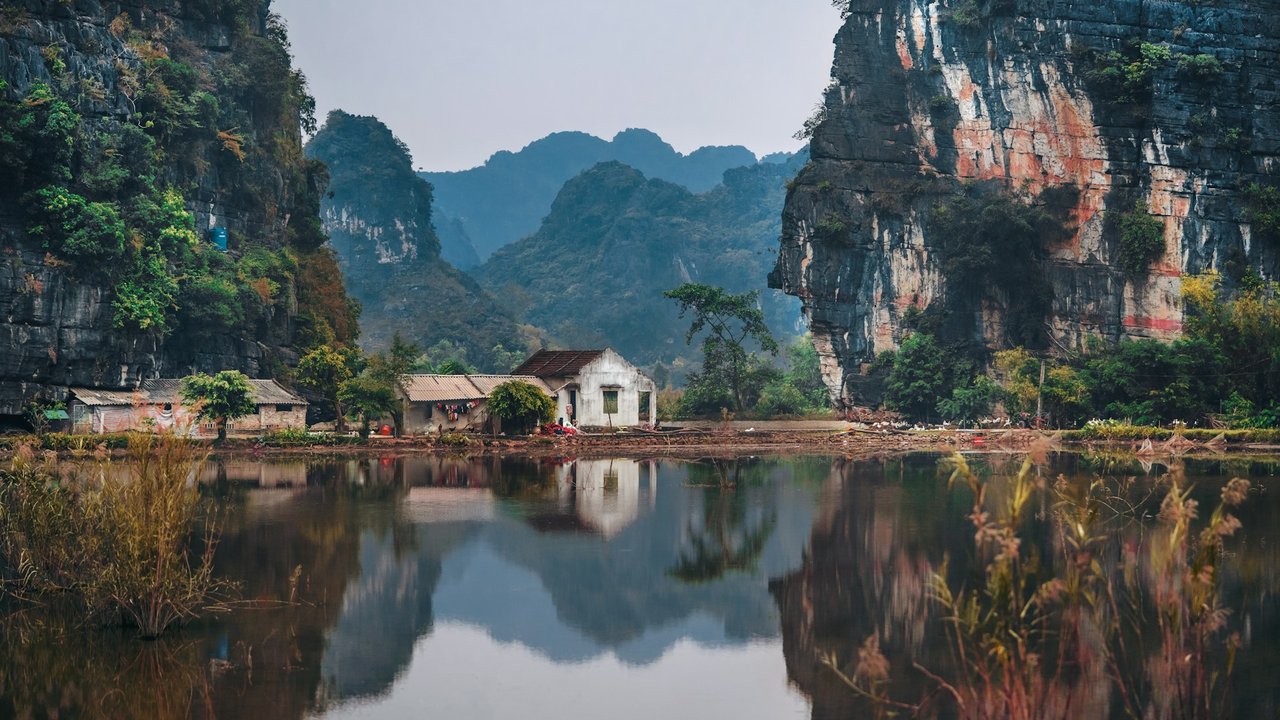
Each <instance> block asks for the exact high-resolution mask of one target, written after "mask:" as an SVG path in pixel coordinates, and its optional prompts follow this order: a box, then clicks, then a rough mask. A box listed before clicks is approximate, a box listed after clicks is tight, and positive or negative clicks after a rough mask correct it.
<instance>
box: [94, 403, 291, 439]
mask: <svg viewBox="0 0 1280 720" xmlns="http://www.w3.org/2000/svg"><path fill="white" fill-rule="evenodd" d="M290 407H291V409H290V410H288V411H282V410H277V409H276V406H275V405H259V406H258V412H257V413H256V414H254V415H249V416H246V417H242V418H239V419H237V420H233V421H231V422H230V423H228V424H227V434H228V435H241V436H251V435H256V434H258V433H260V432H262V431H263V430H282V429H286V428H301V429H306V427H307V406H306V405H293V406H290ZM71 419H72V432H75V433H80V434H98V433H117V432H128V431H130V430H137V431H148V430H155V429H159V430H166V431H167V430H172V429H174V428H178V429H180V430H182V429H187V428H193V429H194V432H193V433H192V434H193V435H194V436H195V437H215V436H217V434H218V429H217V426H216V425H215V424H214V422H213V421H205V420H201V421H197V420H196V417H195V414H194V413H192V412H191V410H190V408H187V407H185V406H183V405H171V406H170V409H169V410H165V409H164V406H163V405H151V404H147V405H139V406H136V407H135V406H132V405H99V406H94V407H89V406H86V405H85V404H83V403H81V402H78V401H75V402H72V404H71Z"/></svg>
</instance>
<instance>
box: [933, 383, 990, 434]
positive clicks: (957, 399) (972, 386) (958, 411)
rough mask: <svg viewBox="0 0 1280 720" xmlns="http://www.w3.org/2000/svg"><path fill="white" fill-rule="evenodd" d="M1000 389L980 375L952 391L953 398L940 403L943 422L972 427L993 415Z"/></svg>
mask: <svg viewBox="0 0 1280 720" xmlns="http://www.w3.org/2000/svg"><path fill="white" fill-rule="evenodd" d="M998 390H999V387H998V386H997V385H996V384H995V381H993V380H992V379H991V378H989V377H987V376H986V375H978V376H975V377H974V378H973V380H972V381H970V382H969V383H968V384H966V385H962V386H959V387H956V388H954V389H952V391H951V397H948V398H943V399H942V400H939V401H938V408H937V409H938V414H939V415H941V416H942V419H943V420H948V421H951V422H956V423H959V424H961V425H972V424H974V423H976V422H977V421H978V420H980V419H982V418H984V417H987V416H988V415H990V414H991V408H992V406H993V405H994V404H995V398H996V394H997V392H998Z"/></svg>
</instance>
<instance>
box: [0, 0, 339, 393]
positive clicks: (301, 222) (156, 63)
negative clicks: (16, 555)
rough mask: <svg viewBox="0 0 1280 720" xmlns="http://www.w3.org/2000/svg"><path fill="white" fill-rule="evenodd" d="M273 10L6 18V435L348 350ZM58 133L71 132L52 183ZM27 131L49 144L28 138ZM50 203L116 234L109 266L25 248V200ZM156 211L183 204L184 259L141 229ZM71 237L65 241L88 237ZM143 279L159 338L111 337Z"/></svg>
mask: <svg viewBox="0 0 1280 720" xmlns="http://www.w3.org/2000/svg"><path fill="white" fill-rule="evenodd" d="M268 4H269V2H268V0H198V1H195V2H174V1H172V0H131V1H126V2H99V1H98V0H75V1H74V2H67V1H65V0H25V1H22V2H11V3H5V4H4V6H3V7H0V102H3V103H4V107H3V112H0V116H2V119H3V121H4V122H5V123H6V125H5V127H4V128H3V132H0V145H2V146H3V148H0V150H2V152H0V173H3V176H4V183H2V184H3V185H4V187H2V188H0V415H5V414H14V413H17V412H18V411H19V409H20V407H21V405H22V403H23V402H24V401H25V400H27V399H30V398H32V397H34V396H37V395H42V396H46V397H60V396H61V395H62V394H63V393H65V389H66V388H67V387H69V386H76V385H86V386H101V387H131V386H136V384H137V383H138V382H140V381H141V380H143V379H146V378H151V377H158V376H178V375H183V374H187V373H189V372H192V371H194V370H207V371H213V370H222V369H239V370H241V371H244V372H246V373H248V374H250V375H252V376H259V377H260V376H265V375H269V374H271V373H272V371H273V370H274V369H276V368H278V367H279V366H280V365H281V364H282V363H287V362H289V361H290V360H291V359H292V358H294V357H296V355H295V353H294V351H293V347H294V345H295V344H297V343H298V342H299V337H298V336H299V332H301V331H316V332H317V333H321V334H325V335H328V336H333V335H334V334H335V333H336V335H338V336H339V339H350V338H352V337H354V333H355V326H354V316H353V315H352V314H351V311H350V307H349V306H348V305H347V303H346V300H345V296H343V294H342V291H341V286H340V284H339V285H338V287H337V288H336V292H330V291H329V290H334V288H329V289H326V288H325V283H326V281H332V279H333V278H335V277H336V273H337V270H336V265H335V263H334V261H333V259H332V256H331V255H330V254H329V253H328V252H327V251H326V250H323V249H320V248H319V241H322V238H319V241H318V240H317V238H318V237H319V236H318V226H319V221H318V199H319V193H320V190H321V188H322V185H323V167H322V166H318V165H313V164H309V163H307V162H306V161H305V159H304V158H303V157H302V154H301V142H300V136H301V135H300V122H305V121H306V120H305V118H306V117H307V111H306V107H307V103H308V99H307V98H306V96H305V91H304V87H305V86H304V84H303V83H304V81H303V80H302V78H301V75H300V74H298V73H297V72H296V71H295V70H293V69H292V68H291V67H290V62H289V55H288V45H287V40H286V39H285V36H284V30H283V27H282V26H281V25H280V24H279V22H278V20H276V19H274V18H273V17H272V16H271V15H270V14H269V10H268ZM55 107H56V108H58V109H57V110H49V108H55ZM41 113H44V115H42V114H41ZM50 113H55V114H58V117H59V118H60V122H63V123H64V126H63V127H61V129H59V130H58V132H59V133H61V134H60V135H59V137H60V138H61V139H60V140H59V142H62V141H65V145H66V147H65V148H63V149H59V150H57V151H56V152H57V154H58V163H57V165H58V166H59V169H58V171H57V172H54V169H53V167H52V166H53V165H54V163H51V162H49V161H48V157H47V156H51V155H52V154H53V153H54V151H53V150H51V149H50V147H49V144H50V143H49V141H48V137H50V136H51V134H52V133H54V130H55V129H56V128H55V127H54V123H53V121H52V120H48V122H46V120H47V119H48V118H46V115H48V116H49V117H52V115H50ZM31 117H35V118H36V119H37V120H39V121H40V123H41V124H40V127H38V128H36V130H34V131H31V132H28V131H29V130H31V128H30V127H27V126H25V125H24V124H23V123H28V125H29V124H30V123H29V120H30V118H31ZM19 131H21V132H19ZM23 133H26V134H23ZM42 133H44V134H42ZM48 188H58V192H62V193H71V194H73V195H74V197H78V198H80V199H81V200H87V201H89V202H90V205H89V207H90V208H91V209H95V208H96V211H97V212H98V213H99V217H107V218H109V219H112V220H116V219H118V220H119V226H120V229H121V230H122V232H121V233H120V234H119V235H116V237H123V239H124V240H125V242H123V243H118V246H117V247H116V248H115V249H114V250H113V254H112V255H111V257H112V260H111V261H106V262H98V263H93V262H87V261H84V259H83V258H81V259H80V260H76V259H74V258H73V257H72V256H71V255H70V254H68V253H63V252H62V250H63V249H66V248H70V247H72V246H71V245H70V241H69V240H66V239H63V240H62V242H61V246H60V247H61V249H60V248H59V247H54V246H52V245H51V244H50V240H49V237H47V236H46V237H45V239H44V240H43V241H41V240H40V239H38V238H36V237H35V236H33V234H32V228H33V227H35V226H36V225H38V221H37V219H36V216H35V215H33V208H35V207H37V205H38V203H34V202H33V200H32V197H33V193H35V192H38V191H41V190H45V189H48ZM166 193H170V194H169V195H166ZM164 197H172V198H177V200H176V202H177V203H178V207H177V210H176V211H175V212H176V215H175V217H180V218H183V219H181V220H179V221H178V222H177V225H171V226H170V228H171V229H175V228H176V231H177V232H179V234H180V235H181V238H182V239H181V241H180V242H171V241H170V240H169V239H166V238H163V237H159V236H158V235H160V234H162V233H153V232H151V230H150V229H149V227H150V226H149V225H148V222H147V221H144V220H143V219H141V218H144V217H146V216H147V213H148V212H152V215H151V216H150V217H151V218H152V219H154V212H153V211H154V210H156V207H155V200H156V199H157V198H164ZM44 211H45V212H47V211H48V207H45V208H44ZM64 220H65V223H64V224H65V227H64V229H65V230H67V231H68V232H78V231H80V230H84V231H85V232H88V233H92V232H95V231H96V230H97V228H95V227H93V226H91V225H86V224H85V221H84V219H83V217H82V218H74V217H71V216H70V215H66V216H64ZM161 224H163V223H161ZM46 225H47V222H46ZM215 226H216V227H223V228H226V229H227V230H228V233H229V237H230V244H231V247H230V250H231V252H230V253H227V254H225V255H223V254H220V253H216V251H213V250H212V245H209V244H208V243H207V242H206V241H205V232H206V230H207V229H209V228H213V227H215ZM111 235H112V233H111V232H106V233H105V234H104V235H103V237H110V236H111ZM161 247H163V248H164V251H163V252H162V251H161V249H160V248H161ZM175 248H176V249H175ZM165 253H168V254H167V255H166V254H165ZM255 253H256V254H255ZM215 254H216V255H217V257H215ZM179 255H181V258H179ZM250 255H252V256H253V257H255V258H257V260H259V261H262V262H258V263H257V265H256V266H255V265H254V263H253V262H245V261H244V259H245V258H246V257H248V256H250ZM144 261H146V262H149V261H155V263H158V264H154V265H151V266H149V269H150V270H152V271H153V272H152V273H151V275H149V276H147V277H148V278H149V280H153V281H155V282H156V283H159V286H160V287H161V289H160V290H159V291H157V292H156V293H155V294H151V295H146V298H147V299H155V298H159V302H160V304H161V305H162V307H156V308H142V309H137V308H135V310H136V314H138V315H139V316H141V313H143V312H148V311H151V310H154V313H153V314H152V315H151V318H152V319H153V320H154V321H155V322H154V323H152V322H151V320H142V321H132V322H131V321H129V320H128V319H125V320H122V319H121V318H122V312H121V310H120V308H121V307H122V300H121V299H122V298H123V297H124V296H125V294H126V293H129V292H132V291H135V290H137V288H138V287H140V285H138V284H135V285H133V286H128V283H130V282H134V281H136V280H137V277H141V276H140V275H139V276H137V277H135V275H136V274H137V273H139V272H141V270H139V268H144V266H145V262H144ZM265 265H273V267H274V269H273V270H266V269H264V267H265ZM130 273H134V275H130ZM165 278H169V279H170V284H166V283H165V282H164V279H165ZM195 279H199V280H200V281H201V282H204V281H208V282H205V283H204V284H200V283H198V282H193V281H194V280H195ZM139 282H140V281H139ZM255 288H256V289H257V290H258V292H255V291H254V289H255ZM210 308H216V310H217V313H218V315H217V320H218V322H210V317H211V316H210V314H209V311H210ZM320 326H323V328H321V327H320Z"/></svg>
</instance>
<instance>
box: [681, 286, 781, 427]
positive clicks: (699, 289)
mask: <svg viewBox="0 0 1280 720" xmlns="http://www.w3.org/2000/svg"><path fill="white" fill-rule="evenodd" d="M663 295H664V296H665V297H667V298H670V299H672V300H675V301H676V302H677V303H678V304H679V305H680V317H681V318H684V317H685V315H686V314H687V313H692V314H693V321H692V322H691V323H690V325H689V331H688V332H687V333H686V334H685V342H686V343H690V344H691V343H692V342H693V339H694V337H696V336H697V335H698V334H699V333H701V332H702V331H703V330H707V331H708V332H707V334H706V336H705V337H704V338H703V341H702V371H701V372H700V373H695V374H693V375H691V376H690V378H689V393H692V394H694V395H695V396H701V397H700V400H699V403H700V404H703V403H705V402H707V401H710V400H711V399H712V398H713V397H719V398H721V399H723V398H724V392H726V391H727V392H728V394H729V397H730V398H732V401H733V404H732V407H733V408H734V409H735V410H737V411H739V412H741V411H742V410H745V409H746V408H747V407H749V406H750V405H751V404H753V402H752V398H750V397H749V394H751V392H752V390H753V389H754V388H757V387H763V386H764V385H765V384H767V379H771V378H765V377H763V374H764V370H763V368H764V367H770V366H765V365H763V364H762V363H759V362H757V361H755V359H754V358H752V357H751V355H750V353H749V352H748V350H747V347H746V343H747V342H753V343H754V344H755V345H756V346H758V347H759V348H760V350H762V351H764V352H767V353H770V354H773V353H776V352H777V351H778V343H777V341H775V340H774V339H773V336H771V335H770V334H769V328H768V326H766V325H765V322H764V313H763V312H762V311H761V310H760V307H759V304H758V293H755V292H750V293H744V294H741V295H734V294H731V293H727V292H725V291H724V289H722V288H717V287H711V286H709V285H702V284H698V283H685V284H684V285H681V286H679V287H677V288H675V289H673V290H668V291H667V292H665V293H663ZM770 369H772V368H771V367H770ZM761 380H765V381H766V382H761ZM700 386H701V387H700ZM686 396H687V395H686Z"/></svg>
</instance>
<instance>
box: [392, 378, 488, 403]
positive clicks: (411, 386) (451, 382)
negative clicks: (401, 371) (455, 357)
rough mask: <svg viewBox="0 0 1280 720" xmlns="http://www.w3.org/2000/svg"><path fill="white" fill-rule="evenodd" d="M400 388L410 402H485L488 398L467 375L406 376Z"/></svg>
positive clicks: (401, 380)
mask: <svg viewBox="0 0 1280 720" xmlns="http://www.w3.org/2000/svg"><path fill="white" fill-rule="evenodd" d="M400 387H401V388H402V389H403V390H404V394H405V397H407V398H409V402H445V401H449V400H483V399H484V398H485V397H486V396H485V394H484V393H483V392H481V391H480V389H479V388H477V387H476V386H475V383H473V382H471V380H470V379H468V378H467V376H466V375H405V376H404V377H402V378H400Z"/></svg>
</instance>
